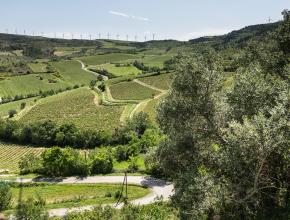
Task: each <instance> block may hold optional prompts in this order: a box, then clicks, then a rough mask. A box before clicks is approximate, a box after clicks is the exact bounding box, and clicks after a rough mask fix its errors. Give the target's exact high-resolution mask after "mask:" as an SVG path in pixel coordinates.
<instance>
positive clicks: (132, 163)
mask: <svg viewBox="0 0 290 220" xmlns="http://www.w3.org/2000/svg"><path fill="white" fill-rule="evenodd" d="M128 171H129V172H131V173H134V172H136V171H138V164H137V157H134V156H130V158H129V166H128Z"/></svg>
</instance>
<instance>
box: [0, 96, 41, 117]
mask: <svg viewBox="0 0 290 220" xmlns="http://www.w3.org/2000/svg"><path fill="white" fill-rule="evenodd" d="M35 99H37V97H33V98H28V99H22V100H18V101H14V102H8V103H5V104H0V117H5V116H8V111H9V110H11V109H15V110H16V111H17V112H20V111H21V110H20V105H21V103H22V102H25V103H26V107H25V108H27V107H29V106H31V105H33V104H34V100H35Z"/></svg>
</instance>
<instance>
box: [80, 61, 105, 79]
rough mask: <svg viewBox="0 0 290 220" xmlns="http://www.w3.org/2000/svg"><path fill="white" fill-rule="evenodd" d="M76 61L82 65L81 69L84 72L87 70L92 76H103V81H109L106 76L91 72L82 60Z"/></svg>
mask: <svg viewBox="0 0 290 220" xmlns="http://www.w3.org/2000/svg"><path fill="white" fill-rule="evenodd" d="M76 61H78V62H79V63H80V64H81V69H82V70H85V71H87V72H89V73H92V74H94V75H95V76H97V77H98V76H102V77H103V79H104V81H106V80H108V79H109V78H108V77H107V76H104V75H101V74H98V73H96V72H94V71H91V70H89V69H88V68H87V67H86V65H85V64H84V63H83V62H82V61H81V60H76Z"/></svg>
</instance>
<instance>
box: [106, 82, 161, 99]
mask: <svg viewBox="0 0 290 220" xmlns="http://www.w3.org/2000/svg"><path fill="white" fill-rule="evenodd" d="M110 90H111V93H112V96H113V98H114V99H122V100H126V99H128V100H144V99H147V98H152V97H154V96H155V95H157V94H158V93H159V92H158V91H156V90H153V89H150V88H147V87H145V86H142V85H140V84H138V83H135V82H132V81H131V82H121V83H117V84H113V85H112V86H110Z"/></svg>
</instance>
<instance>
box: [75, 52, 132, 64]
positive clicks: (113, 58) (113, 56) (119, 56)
mask: <svg viewBox="0 0 290 220" xmlns="http://www.w3.org/2000/svg"><path fill="white" fill-rule="evenodd" d="M135 57H136V55H132V54H125V53H110V54H104V55H95V56H87V57H80V58H79V59H80V60H81V61H82V62H84V63H85V64H87V65H99V64H104V63H112V62H119V61H124V60H128V59H134V58H135Z"/></svg>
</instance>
